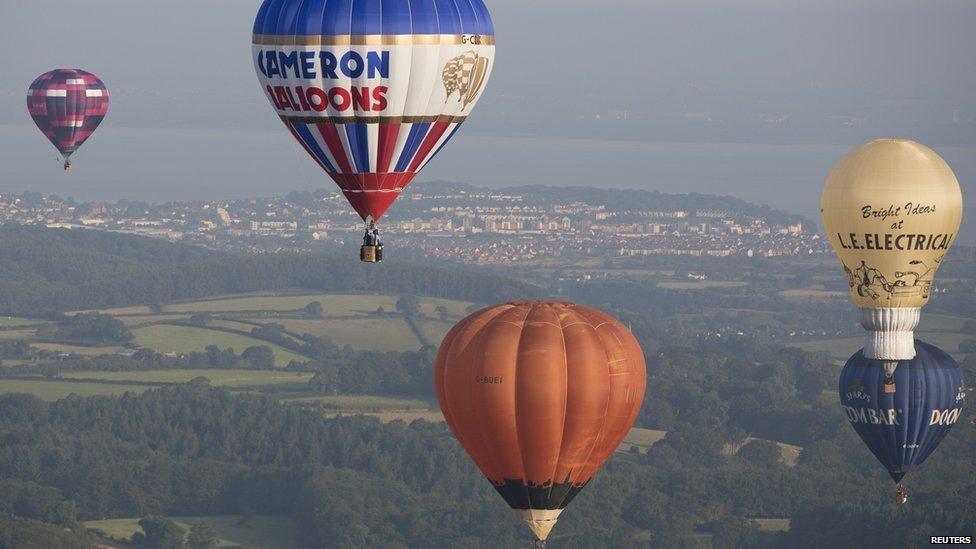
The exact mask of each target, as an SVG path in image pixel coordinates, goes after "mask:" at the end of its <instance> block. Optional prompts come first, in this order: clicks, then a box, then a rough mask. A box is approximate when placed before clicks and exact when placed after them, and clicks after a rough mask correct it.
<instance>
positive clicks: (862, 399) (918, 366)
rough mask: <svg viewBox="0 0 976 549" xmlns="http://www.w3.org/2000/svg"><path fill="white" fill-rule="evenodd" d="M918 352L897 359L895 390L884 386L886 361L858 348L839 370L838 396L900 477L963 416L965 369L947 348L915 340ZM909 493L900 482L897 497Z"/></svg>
mask: <svg viewBox="0 0 976 549" xmlns="http://www.w3.org/2000/svg"><path fill="white" fill-rule="evenodd" d="M914 346H915V357H914V358H912V359H911V360H902V361H899V365H898V368H896V369H895V370H894V373H893V375H894V382H895V384H896V386H897V387H898V390H897V391H895V392H890V391H887V390H886V389H885V386H886V384H887V383H888V381H887V377H888V372H887V371H886V364H885V361H882V360H876V359H871V358H868V357H866V356H865V354H864V353H863V352H862V351H858V352H857V353H855V354H854V356H852V357H851V358H850V360H848V361H847V364H846V365H845V366H844V370H843V372H842V373H841V376H840V401H841V404H842V405H843V407H844V412H845V414H846V415H847V419H848V420H849V421H850V423H851V426H852V427H854V430H855V431H856V432H857V434H858V436H860V437H861V440H863V441H864V443H865V444H866V445H867V446H868V448H870V449H871V452H872V453H874V455H875V457H877V458H878V461H880V462H881V464H882V465H884V466H885V468H886V469H887V470H888V474H890V475H891V478H892V479H893V480H894V481H895V482H896V483H900V482H901V479H902V477H904V476H905V475H906V474H907V473H909V472H911V471H912V470H913V469H915V468H916V467H918V466H919V465H921V464H922V462H923V461H925V459H926V458H927V457H929V455H931V454H932V452H933V451H934V450H935V449H936V448H937V447H938V446H939V443H941V442H942V439H943V438H945V436H946V434H948V433H949V430H950V429H952V426H953V425H954V424H955V423H956V422H957V421H958V420H959V419H960V418H961V417H962V410H963V403H964V401H965V399H966V390H965V385H964V382H963V374H962V370H961V369H960V368H959V365H958V364H956V361H955V360H953V359H952V357H951V356H949V355H948V354H947V353H946V352H945V351H943V350H941V349H939V348H938V347H935V346H933V345H929V344H928V343H923V342H921V341H916V342H915V345H914ZM907 496H908V493H907V491H905V490H904V489H903V488H901V487H899V503H904V502H905V501H907Z"/></svg>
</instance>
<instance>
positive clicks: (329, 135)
mask: <svg viewBox="0 0 976 549" xmlns="http://www.w3.org/2000/svg"><path fill="white" fill-rule="evenodd" d="M315 126H316V127H317V128H318V129H319V131H320V132H322V138H323V139H325V144H326V145H327V146H328V147H329V152H331V153H332V156H333V158H335V159H336V163H337V164H338V166H337V167H338V168H339V171H340V172H342V173H354V172H355V171H356V170H354V169H352V167H351V166H350V165H349V159H348V158H347V157H346V148H345V147H343V146H342V140H341V139H339V132H338V131H336V127H335V126H334V125H332V124H324V123H319V124H316V125H315Z"/></svg>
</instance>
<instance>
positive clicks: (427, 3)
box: [410, 0, 440, 34]
mask: <svg viewBox="0 0 976 549" xmlns="http://www.w3.org/2000/svg"><path fill="white" fill-rule="evenodd" d="M410 28H411V29H413V30H412V32H410V34H440V28H439V26H438V24H437V7H436V6H435V5H434V0H413V1H412V2H410Z"/></svg>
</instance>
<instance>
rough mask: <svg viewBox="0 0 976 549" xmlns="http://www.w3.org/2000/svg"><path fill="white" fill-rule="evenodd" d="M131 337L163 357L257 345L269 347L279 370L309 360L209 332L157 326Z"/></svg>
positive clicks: (248, 340)
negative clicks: (167, 354)
mask: <svg viewBox="0 0 976 549" xmlns="http://www.w3.org/2000/svg"><path fill="white" fill-rule="evenodd" d="M132 334H133V335H134V336H135V343H136V345H139V346H141V347H148V348H150V349H154V350H156V351H159V352H161V353H165V352H175V353H189V352H193V351H203V350H204V349H205V348H206V347H207V346H208V345H216V346H218V347H220V348H221V349H226V348H228V347H230V348H232V349H234V351H235V352H237V353H241V352H243V351H244V349H247V348H248V347H251V346H254V345H267V346H269V347H271V349H272V350H273V351H274V355H275V365H276V366H285V365H287V364H288V363H289V362H290V361H291V360H297V361H300V362H304V361H306V360H308V359H307V358H305V357H303V356H301V355H299V354H297V353H294V352H292V351H289V350H288V349H285V348H284V347H281V346H279V345H275V344H273V343H268V342H266V341H262V340H260V339H255V338H253V337H247V336H242V335H238V334H232V333H228V332H221V331H217V330H209V329H207V328H195V327H189V326H173V325H169V324H155V325H153V326H146V327H144V328H136V329H135V330H132Z"/></svg>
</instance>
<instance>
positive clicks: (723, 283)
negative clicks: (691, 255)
mask: <svg viewBox="0 0 976 549" xmlns="http://www.w3.org/2000/svg"><path fill="white" fill-rule="evenodd" d="M748 285H749V283H748V282H735V281H731V280H688V281H684V280H665V281H661V282H658V283H657V287H658V288H664V289H666V290H703V289H705V288H741V287H742V286H748Z"/></svg>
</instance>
